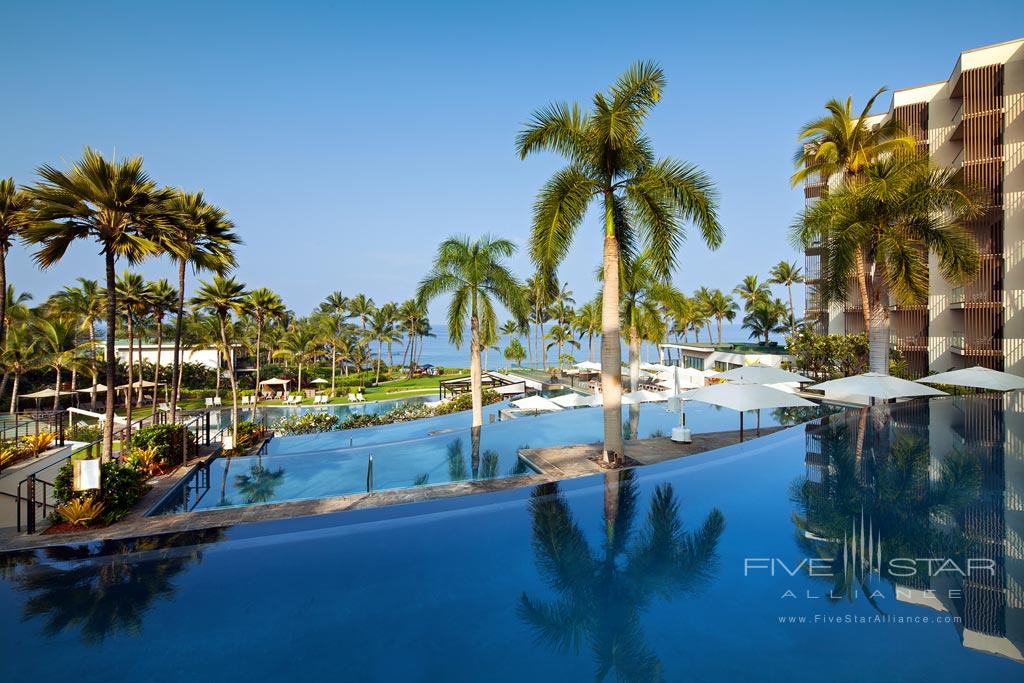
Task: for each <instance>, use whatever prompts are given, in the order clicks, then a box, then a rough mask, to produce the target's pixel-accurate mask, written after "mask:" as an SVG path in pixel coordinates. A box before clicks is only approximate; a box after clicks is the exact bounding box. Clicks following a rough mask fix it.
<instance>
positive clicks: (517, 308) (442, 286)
mask: <svg viewBox="0 0 1024 683" xmlns="http://www.w3.org/2000/svg"><path fill="white" fill-rule="evenodd" d="M515 251H516V247H515V245H514V244H513V243H512V242H511V241H509V240H504V239H494V238H492V237H490V236H489V235H484V236H483V237H481V238H479V239H477V240H475V241H472V242H471V241H470V240H469V238H468V237H449V238H448V239H446V240H445V241H444V242H442V243H441V245H440V246H439V247H438V248H437V256H436V257H435V258H434V268H433V270H432V271H431V272H430V273H428V274H427V276H426V277H424V278H423V279H422V280H421V281H420V284H419V288H418V289H417V292H416V298H417V299H419V300H420V301H422V302H423V304H424V305H426V304H428V303H429V302H430V300H431V299H434V298H435V297H437V296H439V295H441V294H450V295H451V303H450V304H449V306H448V339H449V340H450V341H451V342H452V344H454V345H455V347H456V348H460V347H461V346H462V341H463V336H464V330H465V328H466V323H467V322H468V323H469V330H470V344H469V381H470V391H471V394H472V399H473V425H472V426H473V427H480V426H482V425H483V423H484V418H483V388H482V386H481V372H480V348H481V343H482V340H483V339H484V338H485V337H486V338H490V339H493V338H495V337H496V336H497V331H496V328H497V312H496V311H495V310H494V305H495V303H500V304H501V305H503V306H504V307H505V308H506V309H508V311H509V313H511V314H512V316H513V317H515V318H517V319H519V320H525V318H526V313H527V303H526V299H525V297H524V296H523V289H522V285H521V284H520V283H519V282H518V281H517V280H516V278H515V276H513V275H512V273H511V272H510V271H509V269H508V267H507V266H506V265H505V264H504V259H507V258H510V257H511V256H512V255H513V254H514V253H515ZM485 330H486V334H484V331H485Z"/></svg>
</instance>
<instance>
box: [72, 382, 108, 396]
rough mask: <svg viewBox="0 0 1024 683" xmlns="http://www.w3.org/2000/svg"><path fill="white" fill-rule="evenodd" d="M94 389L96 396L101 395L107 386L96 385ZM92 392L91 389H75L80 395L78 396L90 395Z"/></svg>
mask: <svg viewBox="0 0 1024 683" xmlns="http://www.w3.org/2000/svg"><path fill="white" fill-rule="evenodd" d="M95 389H96V393H97V394H102V393H103V392H104V391H106V390H107V385H105V384H97V385H96V386H95ZM92 390H93V387H86V388H85V389H77V390H76V391H78V393H80V394H91V393H92Z"/></svg>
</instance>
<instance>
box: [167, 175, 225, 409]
mask: <svg viewBox="0 0 1024 683" xmlns="http://www.w3.org/2000/svg"><path fill="white" fill-rule="evenodd" d="M168 192H169V194H170V198H169V200H168V202H167V210H168V211H169V212H170V214H171V220H170V222H169V226H168V229H167V230H164V231H163V233H162V235H163V239H162V240H161V242H160V244H161V247H162V248H163V249H164V250H165V251H167V252H168V253H169V254H170V255H171V256H172V258H174V260H175V261H176V262H177V265H178V306H177V311H176V314H175V322H174V360H173V370H172V371H171V377H172V379H171V421H172V422H173V421H174V420H175V419H176V417H177V411H178V392H179V391H180V389H181V384H180V377H181V365H182V354H181V334H182V325H183V324H184V317H185V274H186V271H187V269H188V268H189V266H191V267H192V272H193V274H196V275H197V274H199V273H200V272H203V271H208V272H211V273H214V274H216V275H222V276H223V275H225V274H227V273H228V271H230V270H231V269H232V268H234V266H235V253H234V246H235V245H238V244H241V243H242V241H241V240H240V239H239V238H238V235H237V234H236V233H235V232H234V227H235V225H234V223H232V222H231V221H230V220H228V218H227V213H226V212H225V211H224V210H223V209H220V208H218V207H216V206H214V205H212V204H210V203H208V202H207V201H206V198H205V197H204V196H203V193H202V192H185V191H183V190H168ZM218 373H219V368H218Z"/></svg>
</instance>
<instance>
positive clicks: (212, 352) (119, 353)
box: [114, 340, 240, 370]
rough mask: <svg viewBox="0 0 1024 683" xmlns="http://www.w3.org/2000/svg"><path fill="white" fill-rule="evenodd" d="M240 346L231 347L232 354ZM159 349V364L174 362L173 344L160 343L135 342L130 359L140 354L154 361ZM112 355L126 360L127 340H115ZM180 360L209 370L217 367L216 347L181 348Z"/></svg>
mask: <svg viewBox="0 0 1024 683" xmlns="http://www.w3.org/2000/svg"><path fill="white" fill-rule="evenodd" d="M239 348H240V347H239V346H238V345H235V346H234V347H232V349H231V351H232V355H237V352H238V349H239ZM158 349H159V351H160V365H161V366H170V364H171V363H172V362H174V344H162V345H161V346H159V347H158V346H157V345H156V344H146V343H143V344H142V345H141V347H140V346H139V343H138V342H136V343H135V346H134V351H133V352H132V360H133V361H134V362H136V363H137V362H138V361H139V354H140V353H141V354H142V360H143V361H145V362H149V363H154V364H155V363H156V355H157V350H158ZM114 355H115V356H116V357H117V359H118V360H119V361H121V362H123V363H127V362H128V342H127V341H120V340H118V341H116V342H114ZM182 362H185V363H199V364H200V365H204V366H206V367H207V368H209V369H211V370H216V369H217V349H214V348H205V349H194V350H193V349H189V348H184V349H182Z"/></svg>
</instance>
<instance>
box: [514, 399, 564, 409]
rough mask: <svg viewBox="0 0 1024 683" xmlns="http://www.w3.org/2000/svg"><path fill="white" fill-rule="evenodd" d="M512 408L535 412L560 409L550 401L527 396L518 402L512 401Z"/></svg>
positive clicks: (560, 407)
mask: <svg viewBox="0 0 1024 683" xmlns="http://www.w3.org/2000/svg"><path fill="white" fill-rule="evenodd" d="M512 407H513V408H519V409H520V410H533V411H535V412H547V411H555V410H561V409H562V406H560V405H558V404H557V403H555V402H554V401H552V400H550V399H546V398H544V397H543V396H527V397H526V398H521V399H519V400H518V401H512Z"/></svg>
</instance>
